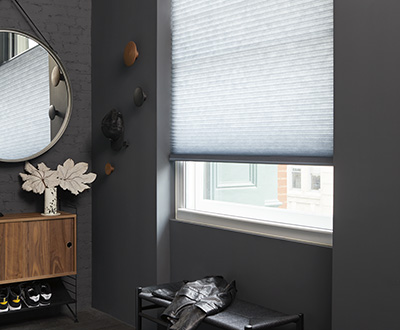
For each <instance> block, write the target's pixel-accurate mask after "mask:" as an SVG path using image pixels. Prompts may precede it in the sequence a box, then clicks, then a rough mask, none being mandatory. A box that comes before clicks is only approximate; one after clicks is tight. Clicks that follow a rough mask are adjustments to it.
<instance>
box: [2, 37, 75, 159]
mask: <svg viewBox="0 0 400 330" xmlns="http://www.w3.org/2000/svg"><path fill="white" fill-rule="evenodd" d="M71 109H72V94H71V86H70V82H69V80H68V77H67V74H66V72H65V69H64V67H63V66H62V63H61V61H60V60H59V58H58V56H57V55H56V54H54V52H53V51H51V50H50V49H49V48H48V47H47V46H45V45H44V44H43V43H42V42H41V41H39V40H37V39H36V38H34V37H32V36H29V35H27V34H25V33H22V32H18V31H11V30H0V161H3V162H19V161H25V160H28V159H32V158H35V157H37V156H39V155H41V154H43V153H44V152H46V151H47V150H49V149H50V148H51V147H52V146H53V145H54V144H55V143H56V142H57V141H58V140H59V139H60V137H61V136H62V134H63V133H64V131H65V129H66V127H67V125H68V122H69V118H70V116H71Z"/></svg>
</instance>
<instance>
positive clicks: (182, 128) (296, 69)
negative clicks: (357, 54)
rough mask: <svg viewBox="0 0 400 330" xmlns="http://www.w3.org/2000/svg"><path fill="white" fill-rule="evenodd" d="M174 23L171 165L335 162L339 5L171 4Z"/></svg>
mask: <svg viewBox="0 0 400 330" xmlns="http://www.w3.org/2000/svg"><path fill="white" fill-rule="evenodd" d="M171 19H172V110H171V114H172V117H171V159H172V160H179V159H180V160H196V159H204V160H215V161H218V160H222V161H224V160H235V159H236V160H243V159H244V160H246V161H249V162H251V160H252V159H253V160H257V161H258V162H263V160H265V162H271V159H272V162H273V160H274V159H277V160H278V159H282V158H283V159H296V158H299V159H300V158H302V157H303V159H304V158H306V159H308V158H309V159H311V160H312V159H319V160H321V159H327V162H328V163H329V162H330V161H331V159H332V156H333V0H202V1H198V0H172V15H171ZM323 162H324V161H322V163H323ZM311 163H312V161H311Z"/></svg>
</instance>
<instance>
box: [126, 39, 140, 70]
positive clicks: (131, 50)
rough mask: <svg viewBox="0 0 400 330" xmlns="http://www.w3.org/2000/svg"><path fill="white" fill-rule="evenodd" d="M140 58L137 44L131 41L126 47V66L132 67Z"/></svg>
mask: <svg viewBox="0 0 400 330" xmlns="http://www.w3.org/2000/svg"><path fill="white" fill-rule="evenodd" d="M138 56H139V52H138V50H137V47H136V44H135V43H134V42H133V41H129V42H128V43H127V45H126V46H125V50H124V63H125V65H126V66H132V65H133V63H135V61H136V59H137V58H138Z"/></svg>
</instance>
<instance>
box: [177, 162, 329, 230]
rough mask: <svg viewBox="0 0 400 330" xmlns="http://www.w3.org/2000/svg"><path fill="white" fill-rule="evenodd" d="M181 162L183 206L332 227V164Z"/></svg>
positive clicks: (216, 212)
mask: <svg viewBox="0 0 400 330" xmlns="http://www.w3.org/2000/svg"><path fill="white" fill-rule="evenodd" d="M184 164H185V171H184V173H185V175H184V185H183V187H184V188H183V189H184V193H183V194H182V196H184V201H183V205H182V207H183V208H185V209H188V210H193V211H199V212H210V213H214V214H220V215H230V216H239V217H243V218H249V219H258V220H264V221H275V222H279V223H287V224H295V225H298V226H305V227H314V228H322V229H328V230H331V229H332V214H333V167H332V166H291V165H266V164H231V163H202V162H185V163H184Z"/></svg>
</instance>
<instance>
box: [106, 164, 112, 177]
mask: <svg viewBox="0 0 400 330" xmlns="http://www.w3.org/2000/svg"><path fill="white" fill-rule="evenodd" d="M104 170H105V172H106V174H107V175H110V174H111V173H112V172H114V167H113V166H112V165H111V164H110V163H107V164H106V166H105V168H104Z"/></svg>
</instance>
